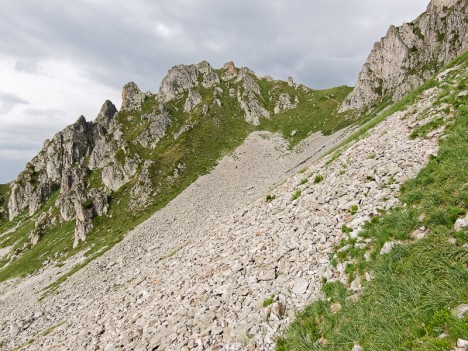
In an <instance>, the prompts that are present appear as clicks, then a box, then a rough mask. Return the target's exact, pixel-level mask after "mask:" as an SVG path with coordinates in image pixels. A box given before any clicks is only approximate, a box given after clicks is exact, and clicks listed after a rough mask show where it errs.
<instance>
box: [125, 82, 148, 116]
mask: <svg viewBox="0 0 468 351" xmlns="http://www.w3.org/2000/svg"><path fill="white" fill-rule="evenodd" d="M145 97H146V95H145V94H143V93H142V92H141V90H140V88H138V86H137V85H136V84H135V83H133V82H130V83H127V84H125V85H124V87H123V89H122V108H121V109H122V110H123V111H132V110H136V109H140V108H141V106H142V104H143V102H144V101H145Z"/></svg>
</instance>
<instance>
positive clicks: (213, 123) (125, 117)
mask: <svg viewBox="0 0 468 351" xmlns="http://www.w3.org/2000/svg"><path fill="white" fill-rule="evenodd" d="M254 79H255V81H256V82H257V83H258V84H259V86H260V92H261V95H260V96H259V99H260V100H261V103H262V104H263V105H264V106H265V107H266V108H267V109H268V111H269V112H270V114H271V117H270V119H265V118H264V119H261V124H260V125H259V126H252V125H250V124H248V123H247V122H245V120H244V111H243V110H241V108H240V106H239V103H238V101H237V96H230V89H236V90H237V89H239V88H241V83H239V82H235V81H234V80H231V81H221V82H220V88H221V89H222V90H223V92H222V93H221V94H219V95H218V96H217V98H218V99H219V100H220V102H221V106H218V105H217V104H215V103H214V99H215V95H214V90H213V89H207V88H203V87H199V88H197V91H198V92H199V93H200V94H201V96H202V102H201V103H200V104H199V105H198V106H197V107H196V108H195V109H194V110H193V111H191V112H190V113H184V112H183V109H184V103H185V100H186V98H187V93H184V94H182V95H181V96H179V97H178V98H176V99H173V100H171V101H169V102H168V103H167V104H166V107H167V108H168V110H169V114H170V118H171V124H170V126H169V128H168V129H167V131H166V135H165V136H164V137H163V138H162V139H161V140H160V141H159V142H158V144H157V146H156V147H155V148H154V149H151V148H145V147H143V146H141V145H140V144H139V143H138V141H137V140H136V139H137V138H138V136H139V135H140V134H141V133H142V132H143V131H144V130H145V129H146V128H148V126H149V122H148V120H146V119H145V118H142V116H144V115H145V114H148V113H151V112H153V111H157V110H158V109H159V104H158V103H157V102H156V100H155V98H154V95H153V96H149V97H147V98H146V100H145V101H144V103H143V106H142V108H141V110H139V111H131V112H128V111H120V112H119V113H118V115H117V121H118V123H119V124H120V126H121V128H122V131H123V137H124V138H125V140H126V141H127V144H128V145H129V150H122V149H120V150H119V151H118V152H117V154H116V159H117V162H120V163H121V164H124V163H125V160H126V157H127V156H132V155H137V157H138V159H140V160H151V161H152V162H153V163H152V165H151V166H150V172H149V175H150V182H151V184H152V187H153V192H152V193H151V200H150V201H149V202H148V203H145V204H144V206H143V208H139V209H132V210H131V211H129V208H130V205H131V190H132V188H133V187H134V186H135V185H137V183H138V181H139V180H138V173H137V176H135V177H134V178H133V179H131V180H130V181H129V182H128V183H127V184H125V185H124V186H122V187H121V188H120V189H119V190H118V191H116V192H113V193H112V194H111V196H110V198H109V200H110V211H109V213H108V215H106V216H100V217H95V218H93V220H92V221H93V229H92V230H91V231H90V232H89V234H88V235H87V238H86V240H85V242H84V243H81V244H80V245H79V246H78V247H77V248H74V249H73V248H72V246H73V232H74V231H73V229H74V223H73V222H65V223H61V224H57V225H55V226H53V227H52V228H51V229H50V230H49V231H48V232H47V233H45V235H43V237H42V239H41V241H40V242H39V243H38V244H36V245H35V246H33V247H32V246H30V245H28V244H27V242H28V237H29V233H30V231H31V230H32V229H33V228H34V221H35V220H37V218H38V216H39V215H40V214H41V213H43V212H45V211H46V210H48V209H49V208H50V206H51V205H53V203H54V202H55V199H56V197H55V198H50V199H49V200H48V201H47V203H46V204H44V205H43V206H42V208H41V209H40V210H39V211H38V212H37V213H36V214H35V215H34V216H33V217H32V218H28V216H27V214H24V215H23V216H21V217H18V218H16V219H15V221H13V222H8V221H7V220H6V218H3V219H1V216H0V230H1V232H4V231H5V230H7V229H10V228H13V227H14V226H15V225H16V224H18V223H20V224H19V226H18V228H17V229H16V230H15V231H13V232H12V233H10V234H9V235H8V237H7V238H6V239H5V240H2V241H0V247H8V246H11V245H13V247H14V248H15V250H17V254H18V255H17V256H16V257H15V258H14V260H13V261H12V262H11V263H8V262H9V260H10V259H4V260H3V261H2V262H1V263H0V267H2V266H4V268H3V269H2V268H0V281H3V280H6V279H9V278H11V277H15V276H25V275H27V274H31V273H33V272H34V271H36V270H37V269H39V268H41V267H42V265H43V263H44V262H46V261H52V262H57V263H58V264H60V262H61V261H64V260H66V259H67V258H68V257H70V256H72V255H73V254H75V253H77V252H79V251H82V250H85V249H86V253H85V255H86V257H87V260H86V261H85V263H84V264H81V265H80V266H79V267H76V269H79V268H81V267H82V266H83V265H85V264H87V263H88V262H89V261H91V260H93V259H94V258H96V257H97V256H99V255H102V254H103V253H104V252H105V251H106V250H108V249H110V248H111V247H112V246H113V245H115V244H116V243H118V242H119V241H121V240H122V239H123V237H124V236H125V234H126V233H127V232H128V231H129V230H131V229H133V228H134V227H135V226H136V225H138V224H139V223H141V222H143V221H144V220H145V219H147V218H148V217H149V216H150V215H151V214H153V213H154V212H155V211H157V210H159V209H161V208H163V207H164V206H165V205H166V204H167V203H168V202H169V201H171V200H172V199H173V198H175V197H176V196H177V195H178V194H180V193H181V192H182V191H183V190H184V189H185V188H187V187H188V186H189V185H190V184H191V183H192V182H194V181H195V180H196V179H197V178H198V177H199V176H201V175H203V174H206V173H208V172H210V171H211V170H212V169H213V168H214V167H215V166H216V164H217V162H218V160H220V159H221V158H222V157H223V156H225V155H228V154H230V153H232V152H233V151H234V150H235V149H236V148H237V147H238V146H240V145H241V144H242V143H243V141H244V140H245V139H246V137H247V136H248V135H249V134H250V133H251V132H253V131H257V130H258V131H270V132H274V133H281V134H282V135H283V137H284V138H286V139H287V140H288V141H289V143H290V146H291V147H294V146H295V145H297V144H298V143H299V142H300V141H301V140H303V139H304V138H306V137H307V136H308V135H310V134H311V133H314V132H322V133H324V134H330V133H332V132H335V131H337V130H339V129H341V128H343V127H346V126H349V125H350V124H353V123H355V122H356V121H355V120H354V116H352V115H351V114H338V113H337V110H338V107H339V105H340V103H341V102H342V100H343V99H344V98H345V97H346V96H347V94H348V93H349V92H350V91H351V88H349V87H344V86H343V87H337V88H333V89H327V90H312V89H308V88H305V87H302V86H299V87H297V88H295V87H290V86H289V85H288V84H287V83H286V82H281V81H270V80H267V79H260V78H254ZM281 93H288V94H289V95H290V97H291V101H292V102H294V99H295V97H296V96H297V98H298V100H299V103H298V105H297V107H296V108H295V109H290V110H285V111H283V112H281V113H278V114H274V113H273V109H274V106H275V103H276V101H277V100H278V97H279V95H280V94H281ZM205 104H206V105H209V106H210V108H209V109H208V111H207V112H206V113H203V111H202V107H203V106H204V105H205ZM187 126H189V127H188V128H187V130H186V131H185V132H184V133H182V134H181V135H180V136H179V137H178V138H177V139H174V136H173V135H174V134H175V133H177V132H178V131H179V130H180V129H181V128H182V127H187ZM293 131H296V133H292V132H293ZM142 166H143V162H140V170H141V167H142ZM101 176H102V173H101V170H93V171H91V172H90V173H89V174H88V178H87V184H88V188H101V187H103V184H102V180H101ZM3 187H4V188H5V189H8V187H6V186H3ZM2 189H3V188H0V191H2ZM5 191H7V190H5ZM0 194H1V193H0ZM0 206H1V204H0ZM7 263H8V264H7ZM76 269H74V270H72V271H71V272H68V273H67V274H66V275H65V276H63V277H61V278H60V279H59V281H58V283H60V282H61V281H63V280H64V279H66V278H67V276H69V275H70V274H72V273H73V272H74V271H75V270H76ZM56 286H57V284H54V285H53V286H51V288H54V287H56Z"/></svg>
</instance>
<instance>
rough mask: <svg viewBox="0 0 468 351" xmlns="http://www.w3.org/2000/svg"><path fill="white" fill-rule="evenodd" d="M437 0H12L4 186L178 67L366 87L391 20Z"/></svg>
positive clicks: (1, 88)
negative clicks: (67, 130) (128, 86)
mask: <svg viewBox="0 0 468 351" xmlns="http://www.w3.org/2000/svg"><path fill="white" fill-rule="evenodd" d="M428 2H429V0H378V1H377V0H237V1H234V0H231V1H226V0H158V1H156V0H154V1H152V0H132V1H124V0H73V1H63V0H41V1H37V0H14V1H12V0H0V5H1V9H2V10H1V14H0V183H5V182H8V181H11V180H13V179H14V178H16V175H17V174H18V173H19V171H21V170H22V169H23V168H24V165H25V164H26V162H27V161H29V160H30V159H31V158H32V157H33V156H34V155H35V154H37V152H38V151H39V150H40V148H41V147H42V143H43V141H44V140H45V139H46V138H51V137H52V136H53V135H54V134H55V133H56V132H58V131H60V130H61V129H63V128H64V127H65V126H66V125H68V124H70V123H73V122H74V121H75V120H76V119H77V118H78V117H79V116H80V115H84V116H85V117H86V119H87V120H92V119H94V118H95V117H96V115H97V113H98V112H99V109H100V107H101V105H102V103H103V102H104V101H105V100H106V99H110V100H111V101H113V102H114V103H115V104H116V106H117V108H120V103H121V100H120V93H121V87H122V86H123V85H124V84H125V83H127V82H129V81H134V82H135V83H137V85H138V86H139V87H140V88H141V89H142V90H144V91H147V90H151V91H153V92H155V91H157V90H158V88H159V83H160V81H161V79H162V78H163V77H164V75H165V73H166V72H167V70H168V69H170V68H171V67H172V66H174V65H176V64H181V63H183V64H191V63H197V62H199V61H201V60H207V61H209V62H210V63H211V64H212V65H213V66H214V67H215V68H218V67H221V66H222V65H223V64H224V63H225V62H227V61H230V60H233V61H234V62H235V63H236V65H237V66H246V67H249V68H251V69H253V70H254V71H255V72H256V73H257V74H259V75H266V74H268V75H271V76H273V77H274V78H279V79H287V77H288V76H293V77H294V79H295V81H296V82H300V83H303V84H305V85H307V86H309V87H312V88H317V89H318V88H327V87H332V86H337V85H343V84H346V85H354V83H355V81H356V79H357V76H358V73H359V70H360V68H361V66H362V64H363V63H364V61H365V59H366V57H367V55H368V54H369V52H370V50H371V49H372V46H373V43H374V42H375V41H377V40H378V39H379V38H380V37H382V36H383V35H385V33H386V31H387V29H388V27H389V25H391V24H394V25H401V24H402V23H403V22H408V21H411V20H413V19H414V18H416V17H417V16H418V15H419V14H420V13H422V12H423V11H424V10H425V9H426V7H427V4H428Z"/></svg>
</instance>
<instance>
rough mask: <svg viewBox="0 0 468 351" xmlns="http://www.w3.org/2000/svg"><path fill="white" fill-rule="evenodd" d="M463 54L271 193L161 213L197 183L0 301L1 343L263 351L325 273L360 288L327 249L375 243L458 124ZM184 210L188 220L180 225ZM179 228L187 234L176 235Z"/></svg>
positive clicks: (316, 293)
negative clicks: (407, 187) (369, 230)
mask: <svg viewBox="0 0 468 351" xmlns="http://www.w3.org/2000/svg"><path fill="white" fill-rule="evenodd" d="M467 63H468V60H467V57H466V55H465V56H464V57H462V58H461V59H460V60H459V61H458V62H457V65H456V67H454V68H453V69H452V70H450V71H446V72H444V73H443V74H441V75H439V77H438V78H437V79H436V80H433V81H431V82H429V83H428V84H427V86H425V87H424V88H423V89H420V90H419V91H416V92H415V93H414V94H413V95H411V96H410V97H408V99H407V100H406V101H405V104H401V105H397V106H395V107H394V108H393V110H388V111H387V112H385V113H384V114H383V115H382V116H380V118H381V119H384V118H385V117H387V118H385V119H384V120H383V122H382V123H380V124H378V125H377V126H375V128H373V129H371V130H368V132H367V134H363V135H362V137H361V138H360V139H359V140H357V141H356V142H355V143H354V144H353V145H352V146H351V147H349V148H347V149H343V150H341V151H339V152H338V153H336V154H335V155H333V156H328V157H327V158H325V159H322V160H320V161H318V162H315V163H313V164H311V165H310V166H309V167H307V169H305V170H304V172H302V173H299V174H297V175H296V176H294V177H292V178H291V179H289V180H288V181H287V182H285V183H284V184H282V185H280V186H279V187H277V188H275V189H274V190H272V191H271V192H270V193H269V194H268V196H266V197H262V198H260V199H258V200H256V201H255V202H253V203H252V204H250V205H248V206H245V207H242V208H240V209H239V210H237V211H235V210H234V209H233V208H227V209H226V211H223V210H222V208H223V206H219V205H217V206H215V208H214V209H213V210H214V211H217V212H216V215H215V216H214V217H211V216H207V215H206V214H205V216H204V217H203V214H202V213H203V212H198V210H200V209H206V207H208V206H204V205H203V204H202V205H200V206H198V207H195V208H193V207H191V211H192V212H191V213H187V212H190V211H186V209H185V208H182V209H179V210H176V208H170V206H171V204H175V203H177V202H178V200H180V201H182V203H187V202H190V199H193V200H194V202H196V203H200V197H198V196H201V197H203V196H206V195H204V194H206V188H205V189H203V191H202V192H201V193H198V195H196V192H197V190H196V189H197V188H199V187H200V186H202V185H201V184H200V183H198V182H200V181H202V179H199V181H197V182H196V183H194V185H193V187H191V188H189V189H188V191H187V192H184V193H183V194H182V196H181V197H178V198H177V199H176V201H175V202H172V203H171V204H170V205H169V207H166V208H165V209H163V210H162V211H161V212H159V213H157V214H155V215H154V216H153V217H152V218H151V219H150V220H149V221H147V222H145V223H142V224H141V225H140V226H139V227H137V228H136V229H135V231H133V232H132V234H131V235H130V236H128V237H127V238H126V239H125V241H124V242H122V243H120V244H119V245H118V246H116V247H114V249H113V250H111V251H108V252H107V253H106V254H105V255H104V256H102V257H100V258H99V259H97V260H96V261H94V262H92V263H91V264H90V265H88V266H87V267H85V268H84V269H82V270H81V271H80V272H78V273H77V274H75V275H74V276H72V277H71V278H70V279H69V280H68V281H66V282H65V283H64V284H63V285H61V286H60V287H59V289H58V290H57V291H56V294H55V295H51V296H48V297H45V299H44V300H42V301H41V302H40V303H39V304H36V301H35V300H34V299H31V300H25V301H24V304H22V305H21V306H18V305H17V304H15V302H14V297H13V296H10V297H8V298H4V299H3V300H2V303H3V306H4V308H3V309H2V310H1V312H0V313H2V315H1V318H2V320H5V321H6V323H5V325H4V326H3V327H2V329H1V330H0V335H1V336H0V338H2V340H4V346H5V347H10V348H11V347H13V346H15V345H19V344H21V343H23V342H24V343H28V344H25V346H24V348H25V349H30V350H36V349H43V350H61V349H67V348H69V349H74V348H75V349H76V348H77V345H79V346H78V349H83V350H88V349H107V350H112V349H114V350H131V349H143V350H155V349H162V350H179V349H181V350H187V349H192V350H206V349H211V350H222V349H225V350H244V349H245V350H255V349H258V350H271V349H272V347H273V345H274V343H275V338H276V336H278V335H279V333H280V332H281V328H282V327H283V326H285V325H287V324H288V323H289V322H290V321H291V320H292V318H293V317H294V315H295V312H296V310H297V309H298V308H301V307H303V306H305V305H306V304H307V303H308V301H310V299H313V298H317V297H320V296H321V292H320V285H321V282H322V280H323V279H324V278H325V279H328V280H342V281H343V282H344V283H345V284H347V286H348V287H349V288H350V289H351V290H353V291H355V292H358V291H360V290H361V288H362V287H361V283H360V282H359V280H356V281H354V280H353V282H352V281H351V280H350V279H348V278H349V277H354V276H355V275H354V276H353V275H351V276H348V274H350V271H349V270H348V269H346V265H345V264H344V262H343V263H341V264H340V265H334V263H333V261H332V258H333V255H334V254H335V252H336V251H335V246H336V245H338V244H339V243H340V242H341V241H342V240H345V241H346V240H352V244H353V245H354V244H356V248H358V247H361V248H367V247H368V246H369V247H371V248H372V249H374V248H377V249H380V248H381V247H382V245H383V243H382V242H381V241H380V240H378V239H377V238H365V237H362V236H361V235H360V234H359V233H360V230H361V229H362V228H363V227H366V226H367V224H366V222H369V221H372V218H377V217H378V216H380V215H381V213H382V211H385V210H388V209H391V208H393V207H394V206H396V205H398V204H399V200H398V194H399V190H400V186H401V184H402V183H403V182H404V181H406V180H408V179H411V178H413V177H415V176H416V175H417V174H418V172H419V171H420V170H421V169H423V167H425V166H426V165H427V164H428V162H429V159H430V157H432V158H434V156H433V155H436V154H437V153H438V151H439V150H438V149H439V146H438V137H439V136H441V135H442V134H443V133H444V127H445V126H446V125H449V124H451V123H454V121H456V122H455V123H458V118H464V119H466V115H459V114H458V112H461V111H465V110H466V105H464V103H463V102H460V101H461V100H460V99H463V101H465V103H466V77H467V75H468V66H467ZM447 94H448V95H447ZM465 112H466V111H465ZM463 123H464V124H463V125H465V124H466V122H463ZM462 131H463V132H466V130H462ZM431 155H432V156H431ZM462 155H463V156H464V157H465V161H463V162H466V154H463V153H462ZM238 156H239V157H240V155H238ZM238 156H236V157H234V158H232V160H225V161H226V162H227V163H228V164H230V163H232V162H236V158H237V157H238ZM273 162H274V161H273ZM220 166H222V165H220ZM232 166H234V165H233V164H232ZM250 166H252V165H250ZM254 167H255V165H254ZM234 169H235V166H234ZM229 174H230V173H229ZM227 178H228V179H226V178H224V181H225V182H228V181H229V180H230V178H229V176H228V177H227ZM221 183H222V182H221ZM218 184H219V183H218ZM212 185H213V183H211V182H208V183H206V184H205V186H207V187H208V188H210V186H212ZM214 192H215V194H214V196H215V197H218V196H217V192H216V191H214ZM210 201H211V200H210ZM218 201H223V200H221V199H219V200H218ZM187 209H188V208H187ZM232 212H234V213H232ZM207 213H210V212H207ZM211 213H214V212H211ZM193 215H196V217H195V218H196V222H197V223H193V222H191V223H190V225H188V222H186V221H190V218H192V217H193ZM198 216H200V217H198ZM199 218H201V220H199ZM203 219H204V220H203ZM373 221H374V222H375V220H373ZM452 224H453V223H452ZM161 225H163V227H162V228H161V231H158V228H159V227H160V226H161ZM416 225H417V223H416ZM181 228H184V229H182V230H183V231H184V232H186V234H185V235H180V236H177V237H174V236H173V235H172V231H178V230H181ZM368 239H370V240H368ZM461 240H464V241H462V242H460V243H463V242H466V238H465V239H464V237H461ZM460 243H457V247H458V246H459V244H460ZM347 249H349V246H348V247H347V248H346V249H343V250H342V251H345V250H347ZM457 257H462V256H457ZM348 265H349V264H348ZM350 266H351V265H350ZM465 270H466V269H465ZM351 272H354V271H351ZM354 274H356V273H354ZM464 274H465V275H466V273H464ZM460 282H461V283H462V284H463V280H460ZM348 284H349V285H348ZM453 288H455V287H453ZM456 289H457V291H458V290H459V287H458V286H457V287H456ZM35 294H38V293H35ZM33 296H34V295H33ZM36 296H37V295H36ZM454 296H455V297H456V298H457V299H458V297H459V295H458V294H456V295H454ZM315 340H317V339H314V340H313V341H312V342H315ZM349 344H351V347H352V341H349V340H348V344H343V345H342V347H346V349H347V350H348V349H350V347H349ZM308 346H309V349H310V348H311V347H312V346H311V345H310V344H308ZM393 346H394V345H392V347H393ZM314 347H319V345H315V346H314ZM292 349H298V348H295V347H293V348H292Z"/></svg>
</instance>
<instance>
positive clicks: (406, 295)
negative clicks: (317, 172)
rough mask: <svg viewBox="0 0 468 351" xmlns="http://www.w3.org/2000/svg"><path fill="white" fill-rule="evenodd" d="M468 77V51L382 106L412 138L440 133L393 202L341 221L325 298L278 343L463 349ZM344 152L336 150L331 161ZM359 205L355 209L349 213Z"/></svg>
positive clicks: (467, 320)
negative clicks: (399, 98)
mask: <svg viewBox="0 0 468 351" xmlns="http://www.w3.org/2000/svg"><path fill="white" fill-rule="evenodd" d="M467 83H468V53H465V54H464V55H462V56H461V57H459V58H458V59H456V60H455V61H454V62H453V63H452V64H451V65H450V66H449V67H447V68H446V69H444V70H443V71H442V72H441V73H440V74H439V75H437V76H436V77H435V79H430V80H428V81H427V82H426V83H424V84H423V85H422V86H421V87H420V88H418V89H417V90H416V91H414V92H413V93H411V94H410V95H408V96H406V97H405V98H404V99H403V100H402V101H401V102H399V103H398V104H397V105H396V106H394V107H392V108H391V110H390V111H388V112H387V113H386V114H385V115H389V114H392V116H390V117H388V119H387V120H386V122H387V121H390V120H391V119H395V118H397V119H399V120H401V121H403V120H404V121H405V122H403V123H404V124H407V126H408V127H409V128H408V130H407V133H408V134H409V137H410V138H411V139H412V140H413V141H414V142H424V141H426V142H429V141H430V140H433V141H436V144H433V146H434V149H433V150H432V155H431V156H430V157H429V160H428V164H427V166H426V167H424V169H422V171H421V172H420V173H419V174H418V175H417V177H416V178H414V179H411V180H409V181H407V182H405V183H404V184H403V185H402V186H401V188H400V192H401V195H400V196H399V197H400V199H399V200H400V203H397V204H396V206H395V207H394V208H392V209H390V210H389V211H383V210H379V211H378V212H379V214H378V215H376V214H375V215H372V214H371V215H370V216H369V217H368V218H367V222H365V223H360V221H356V218H354V219H353V220H352V221H351V222H349V223H345V224H344V225H343V232H346V233H349V234H345V235H343V237H344V238H343V240H342V241H341V242H340V243H339V244H338V245H337V246H336V247H335V248H334V249H333V252H332V253H331V255H330V259H331V263H332V266H333V267H334V268H332V269H331V272H330V274H329V275H328V276H326V278H327V280H328V281H327V283H326V284H324V286H323V289H322V290H323V293H324V295H325V297H326V299H325V298H324V299H320V300H317V301H315V302H314V303H312V304H311V305H309V306H308V307H307V308H306V309H305V310H304V311H303V312H302V313H300V314H299V315H298V316H297V319H296V320H295V321H294V322H293V323H292V324H291V326H290V327H289V328H288V329H287V331H286V333H285V335H284V337H282V338H279V340H278V343H277V346H278V347H277V350H278V351H287V350H291V351H292V350H294V351H297V350H311V349H313V350H343V351H349V350H354V351H356V350H392V351H400V350H402V351H403V350H415V351H433V350H454V351H464V350H466V346H467V345H468V341H467V340H468V305H467V301H468V289H467V288H468V214H467V213H468V183H467V180H468V138H467V132H468V98H467V96H468V90H467V87H468V86H467ZM395 110H397V111H398V110H399V112H396V113H393V112H394V111H395ZM385 115H384V116H382V118H383V117H385ZM394 123H396V124H398V123H399V122H396V121H395V122H394ZM392 128H393V126H392ZM382 133H386V130H382ZM374 135H375V134H374ZM385 135H386V134H385ZM437 139H438V140H437ZM358 144H359V143H358ZM353 147H354V146H353ZM419 151H420V150H416V149H415V150H414V151H413V152H419ZM374 155H375V157H376V158H380V157H381V155H380V154H379V153H377V152H376V153H375V154H374ZM374 155H373V157H374ZM345 157H346V152H344V153H341V154H337V155H335V157H334V158H336V160H335V161H334V162H335V163H337V162H341V163H343V162H347V161H346V158H345ZM368 162H372V161H368ZM387 166H388V167H390V168H393V165H392V164H389V165H387ZM369 177H372V178H375V179H376V180H377V181H380V182H382V185H383V186H384V187H394V186H395V184H398V183H399V182H398V181H396V182H395V181H394V177H391V178H390V181H389V182H387V183H386V184H385V182H383V179H382V177H380V175H379V174H372V172H371V173H369ZM395 179H396V178H395ZM382 209H383V208H382ZM360 211H361V207H360V206H359V207H358V206H356V207H354V208H351V209H350V211H349V216H350V218H353V217H355V216H358V218H359V217H360V216H359V213H360ZM361 218H362V217H361Z"/></svg>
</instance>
